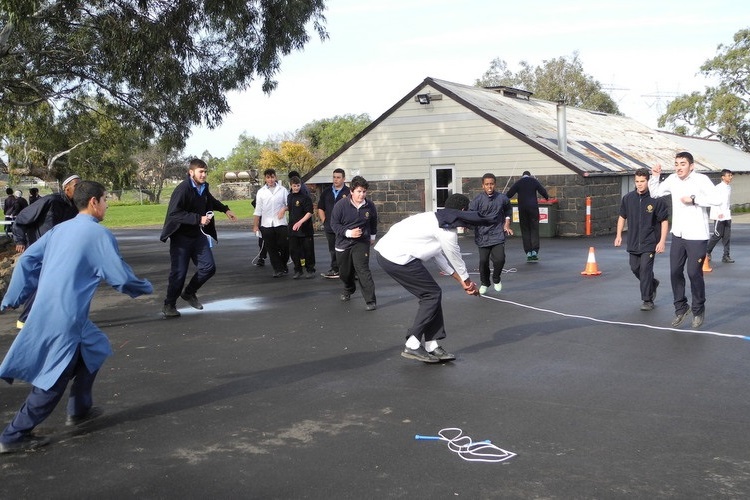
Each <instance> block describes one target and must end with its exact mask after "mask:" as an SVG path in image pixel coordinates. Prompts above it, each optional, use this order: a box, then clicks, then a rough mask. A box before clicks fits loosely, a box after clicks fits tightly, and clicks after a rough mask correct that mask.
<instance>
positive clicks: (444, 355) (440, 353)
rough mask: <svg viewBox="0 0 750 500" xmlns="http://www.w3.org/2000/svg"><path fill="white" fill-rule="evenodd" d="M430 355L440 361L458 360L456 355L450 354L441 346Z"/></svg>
mask: <svg viewBox="0 0 750 500" xmlns="http://www.w3.org/2000/svg"><path fill="white" fill-rule="evenodd" d="M429 354H432V355H433V356H435V357H436V358H437V359H439V360H440V361H453V360H454V359H456V355H455V354H451V353H449V352H448V351H446V350H445V349H443V348H442V347H440V346H437V348H435V350H434V351H432V352H431V353H429Z"/></svg>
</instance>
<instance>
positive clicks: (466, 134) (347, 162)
mask: <svg viewBox="0 0 750 500" xmlns="http://www.w3.org/2000/svg"><path fill="white" fill-rule="evenodd" d="M428 92H429V93H431V94H437V93H438V92H437V91H436V90H434V89H431V88H429V87H427V88H425V89H424V90H421V91H420V93H428ZM436 165H440V166H447V165H453V166H455V168H456V177H457V179H461V178H466V177H481V176H482V175H484V174H485V173H487V172H491V173H494V174H495V175H497V176H506V175H507V176H510V175H514V176H516V177H519V176H520V175H521V172H523V171H524V170H530V171H531V172H532V174H533V175H535V176H539V175H555V174H558V175H570V174H571V171H570V169H568V168H566V167H564V166H562V165H560V164H559V163H558V162H556V161H554V160H553V159H551V158H550V157H548V156H546V155H544V154H542V153H540V152H539V151H537V150H536V149H534V148H532V147H531V146H529V145H527V144H526V143H524V142H523V141H521V140H519V139H517V138H516V137H514V136H512V135H511V134H509V133H508V132H506V131H504V130H503V129H501V128H500V127H498V126H497V125H495V124H493V123H491V122H489V121H487V120H485V119H484V118H482V117H481V116H479V115H477V114H476V113H474V112H473V111H471V110H470V109H468V108H466V107H465V106H463V105H461V104H458V103H457V102H455V101H454V100H452V99H450V98H449V97H447V96H443V97H442V99H440V100H433V101H432V102H431V103H430V104H428V105H422V104H419V103H418V102H416V101H414V99H409V100H407V101H406V102H405V103H404V104H403V105H401V106H400V107H399V108H398V109H396V110H395V111H394V112H393V113H392V114H390V115H389V116H387V117H386V118H385V119H384V120H383V121H382V122H380V123H379V124H378V125H377V126H375V127H374V128H373V129H372V130H370V131H369V132H368V133H367V134H366V135H365V136H363V137H362V138H361V139H360V140H359V141H357V142H356V143H354V144H353V145H352V146H351V147H349V148H348V149H347V150H346V151H344V152H343V153H342V154H341V155H339V156H338V157H337V158H335V159H334V160H333V161H332V162H331V163H330V164H328V165H326V167H325V168H324V169H323V170H321V171H320V172H318V173H317V174H316V175H315V176H313V177H312V178H311V179H310V180H309V181H308V182H310V183H324V182H331V175H332V173H333V170H334V169H336V168H343V169H344V170H345V171H346V178H347V179H348V180H351V178H352V177H354V176H355V175H362V176H363V177H365V178H366V179H367V180H368V181H383V180H408V179H424V180H425V190H426V191H427V192H426V196H425V200H426V204H427V206H426V207H425V208H426V209H427V210H432V209H433V207H431V206H430V205H431V197H430V195H429V194H430V192H431V189H432V185H431V179H430V174H431V168H432V167H433V166H436ZM457 190H460V183H459V184H458V186H457Z"/></svg>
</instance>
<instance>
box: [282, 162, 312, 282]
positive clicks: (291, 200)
mask: <svg viewBox="0 0 750 500" xmlns="http://www.w3.org/2000/svg"><path fill="white" fill-rule="evenodd" d="M289 186H290V187H291V188H292V192H291V193H289V196H287V204H286V207H287V211H288V212H289V254H290V255H291V257H292V262H293V263H294V275H293V276H292V279H295V280H297V279H300V278H301V277H302V276H303V273H302V267H303V264H302V261H303V260H304V268H305V272H306V275H305V278H306V279H312V278H314V277H315V244H314V242H313V236H314V234H315V229H314V228H313V222H312V216H313V202H312V198H310V195H309V194H305V193H304V192H303V191H302V181H301V180H300V178H299V177H297V176H293V177H292V178H291V179H289Z"/></svg>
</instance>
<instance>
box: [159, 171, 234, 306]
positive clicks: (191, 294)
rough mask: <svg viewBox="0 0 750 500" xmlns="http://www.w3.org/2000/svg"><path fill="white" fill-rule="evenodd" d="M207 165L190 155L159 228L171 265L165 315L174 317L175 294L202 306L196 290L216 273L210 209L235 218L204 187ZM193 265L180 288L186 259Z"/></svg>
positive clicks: (214, 229)
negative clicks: (210, 240) (193, 271)
mask: <svg viewBox="0 0 750 500" xmlns="http://www.w3.org/2000/svg"><path fill="white" fill-rule="evenodd" d="M207 170H208V166H207V165H206V162H204V161H203V160H201V159H198V158H194V159H193V160H191V161H190V165H189V167H188V176H187V179H185V180H184V181H182V182H181V183H180V184H178V185H177V187H176V188H175V190H174V192H173V193H172V196H171V197H170V198H169V207H168V208H167V216H166V219H165V220H164V227H163V229H162V231H161V237H160V239H161V241H167V239H168V240H169V258H170V261H171V267H170V272H169V285H168V286H167V297H166V298H165V299H164V307H163V308H162V313H163V314H164V317H165V318H168V319H169V318H178V317H180V311H178V310H177V297H182V299H183V300H186V301H187V302H188V304H190V305H191V306H192V307H194V308H195V309H203V305H202V304H201V303H200V301H199V300H198V296H197V295H196V293H197V292H198V290H199V289H200V287H202V286H203V285H204V284H205V283H206V282H207V281H208V280H209V279H210V278H211V276H213V275H214V273H216V264H215V263H214V255H213V253H212V252H211V246H210V244H209V241H208V238H209V237H211V238H213V239H214V240H218V237H217V235H216V224H215V223H214V219H213V213H212V212H224V213H225V214H227V217H228V218H229V220H231V221H236V220H237V217H236V216H235V215H234V212H232V211H231V210H230V209H229V207H228V206H226V205H224V204H223V203H221V202H220V201H219V200H217V199H216V198H214V197H213V196H212V195H211V193H210V192H209V190H208V183H207V182H206V171H207ZM191 261H192V262H194V263H195V265H196V267H197V269H196V271H195V274H194V275H193V277H192V278H191V279H190V282H189V283H188V285H187V286H186V287H185V289H184V290H183V289H182V287H183V285H184V284H185V279H186V278H187V273H188V267H189V266H190V262H191Z"/></svg>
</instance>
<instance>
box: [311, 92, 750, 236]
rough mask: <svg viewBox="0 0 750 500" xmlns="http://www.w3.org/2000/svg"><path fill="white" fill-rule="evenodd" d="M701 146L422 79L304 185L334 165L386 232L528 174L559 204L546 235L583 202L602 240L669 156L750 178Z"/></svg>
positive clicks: (746, 168) (619, 119)
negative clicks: (371, 205)
mask: <svg viewBox="0 0 750 500" xmlns="http://www.w3.org/2000/svg"><path fill="white" fill-rule="evenodd" d="M701 141H703V142H701V147H698V146H697V145H696V144H695V142H694V141H693V140H689V139H685V138H683V137H681V136H676V135H674V134H667V133H662V132H659V131H656V130H653V129H650V128H648V127H646V126H645V125H642V124H641V123H639V122H637V121H635V120H633V119H630V118H627V117H624V116H618V115H611V114H606V113H601V112H597V111H589V110H585V109H577V108H573V107H568V106H565V105H564V104H559V103H554V102H549V101H542V100H538V99H533V98H532V94H531V93H530V92H526V91H523V90H519V89H513V88H509V87H493V88H481V87H475V86H470V85H462V84H457V83H452V82H448V81H445V80H438V79H435V78H426V79H425V80H424V81H423V82H422V83H421V84H420V85H418V86H417V87H415V88H414V89H413V90H412V91H411V92H409V93H407V94H406V95H405V96H404V97H403V98H402V99H401V100H400V101H398V102H397V103H396V104H395V105H394V106H392V107H391V108H390V109H388V110H387V111H386V112H385V113H384V114H383V115H382V116H380V117H378V118H377V119H376V120H375V121H373V122H372V123H371V124H370V125H369V126H368V127H367V128H366V129H364V130H363V131H362V132H361V133H359V134H358V135H357V136H356V137H354V138H353V139H352V140H351V141H349V142H348V143H346V144H345V145H344V146H342V147H341V148H340V149H339V150H338V151H337V152H336V153H334V154H333V155H331V156H330V157H328V158H327V159H326V160H324V161H323V162H321V163H320V164H319V165H317V166H316V167H315V168H314V169H313V170H312V171H311V172H310V173H308V174H307V175H306V176H305V179H304V180H305V182H307V183H308V184H318V185H325V184H327V183H330V181H331V176H332V172H333V170H334V169H335V168H343V169H344V170H345V171H346V177H347V179H351V178H352V177H354V176H355V175H362V176H363V177H365V178H366V179H367V180H368V181H369V183H370V195H371V199H372V200H373V201H374V202H375V204H376V206H377V208H378V214H379V216H380V219H381V221H382V223H383V224H384V225H385V226H386V227H388V226H390V225H392V224H394V223H395V222H398V221H399V220H401V219H403V218H404V217H406V216H408V215H411V214H414V213H418V212H422V211H425V210H435V209H438V208H440V207H442V203H443V201H444V200H445V199H446V198H447V197H448V196H449V195H450V194H452V193H464V194H466V195H467V196H469V197H472V196H474V195H475V194H477V193H479V192H480V191H481V177H482V175H483V174H485V173H487V172H491V173H493V174H495V175H496V176H497V184H498V189H502V188H505V189H506V190H507V187H508V186H509V185H510V184H512V183H513V182H514V181H515V180H516V179H518V178H519V177H520V176H521V173H522V172H523V171H525V170H528V171H530V172H531V174H532V175H533V176H535V177H537V178H538V179H539V180H540V182H541V183H542V184H543V185H544V186H545V187H546V188H547V191H548V192H549V194H550V195H551V196H552V197H554V198H556V199H557V200H558V204H557V206H556V207H555V208H556V221H557V227H556V229H555V230H554V232H553V234H555V235H561V236H580V235H583V234H585V221H586V199H587V197H590V198H591V202H592V209H591V214H592V226H591V228H592V234H595V235H596V234H610V233H613V232H614V231H615V228H616V223H617V214H618V208H619V204H620V199H621V197H622V195H623V194H625V193H627V192H628V191H629V190H631V189H633V173H634V172H635V170H636V169H638V168H640V167H646V168H650V167H651V166H653V165H654V164H656V163H661V164H662V165H663V166H664V167H665V170H666V171H667V172H668V171H669V170H670V166H671V165H672V164H673V162H674V156H675V154H676V153H677V152H679V151H684V150H688V151H691V148H692V151H691V152H692V153H693V155H694V157H695V164H696V171H699V172H702V173H706V174H708V175H709V176H711V177H712V179H713V180H714V182H718V179H719V172H720V171H721V169H722V168H725V167H726V168H730V169H732V170H734V171H735V172H737V173H738V174H742V173H747V172H750V155H748V154H747V153H743V152H741V151H738V150H736V149H734V148H731V147H730V146H727V145H724V144H721V143H719V142H717V141H706V140H701ZM710 143H713V144H710ZM725 148H729V149H731V150H732V154H731V155H730V152H728V151H726V149H725ZM719 151H720V152H721V153H720V152H719ZM735 152H736V153H737V154H736V155H735V154H734V153H735ZM730 156H731V162H732V165H731V166H728V165H726V163H728V162H729V159H728V158H729V157H730ZM748 183H750V177H748V176H741V175H738V176H736V177H735V182H734V183H733V186H736V187H735V191H738V192H740V193H744V192H746V191H747V189H746V188H745V186H744V185H745V184H748ZM747 198H748V199H747V200H744V201H737V200H733V202H734V203H746V202H750V195H749V196H747Z"/></svg>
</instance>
